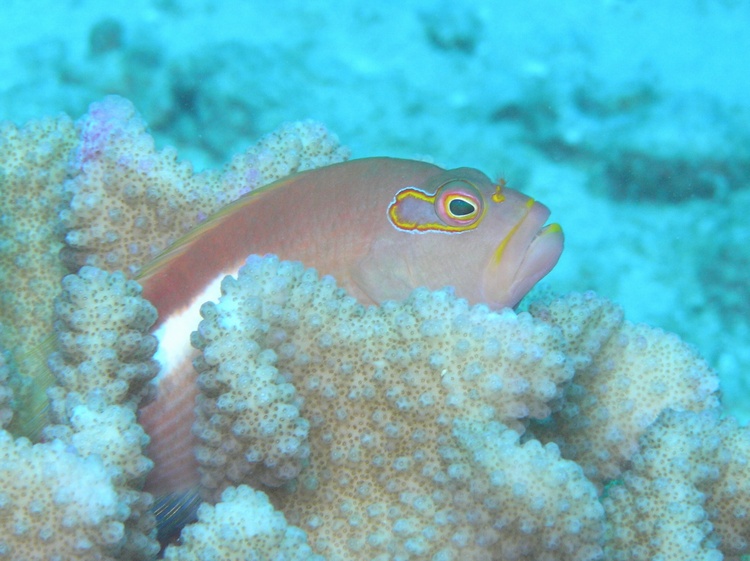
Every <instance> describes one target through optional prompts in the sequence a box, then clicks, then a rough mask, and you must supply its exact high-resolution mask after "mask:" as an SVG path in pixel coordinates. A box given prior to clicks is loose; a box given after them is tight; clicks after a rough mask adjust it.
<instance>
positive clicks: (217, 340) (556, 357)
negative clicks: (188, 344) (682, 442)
mask: <svg viewBox="0 0 750 561" xmlns="http://www.w3.org/2000/svg"><path fill="white" fill-rule="evenodd" d="M222 292H223V296H222V298H221V300H220V301H219V303H218V304H216V305H213V304H207V305H205V306H204V307H203V309H202V313H203V315H204V317H205V319H204V321H203V322H202V323H201V326H200V328H199V330H198V333H197V336H196V337H195V340H194V342H195V344H197V346H198V347H200V348H201V349H202V350H203V357H202V359H199V361H198V362H197V363H196V366H197V369H198V371H199V372H200V375H199V385H200V386H201V388H202V391H203V396H204V397H203V399H202V400H201V401H199V405H198V421H197V423H196V427H195V432H196V434H197V435H198V437H199V438H200V439H201V441H202V446H200V447H199V449H198V458H199V460H200V461H201V462H202V463H203V466H204V477H203V483H204V485H205V486H206V487H208V488H209V489H213V488H217V487H218V488H219V489H220V488H222V487H223V486H225V485H226V484H227V483H233V484H236V483H240V482H244V481H250V482H255V484H256V485H257V484H258V483H259V482H260V483H263V484H265V485H267V487H266V488H267V490H268V492H269V493H271V495H272V498H273V500H274V502H275V503H276V504H278V505H279V506H280V508H281V509H282V511H283V512H284V513H285V514H286V516H287V517H288V519H289V520H290V521H291V522H292V523H294V524H297V525H299V526H300V527H301V528H302V529H304V530H305V531H306V532H308V535H309V537H310V540H311V544H312V545H313V548H314V550H315V551H317V552H319V553H321V554H323V555H325V556H326V557H327V558H328V559H331V560H333V559H342V560H343V559H353V558H376V557H378V556H385V557H393V558H404V559H406V558H412V557H414V558H431V557H432V556H437V557H438V558H441V559H443V558H444V559H458V558H471V559H491V558H493V556H498V555H499V556H505V558H509V559H511V558H513V559H552V558H556V559H567V558H570V559H585V558H595V557H596V552H597V551H598V545H597V544H598V543H599V536H600V532H601V524H602V517H601V515H602V513H601V509H600V507H599V504H598V501H597V499H596V492H595V489H594V487H593V486H592V485H591V484H590V483H589V482H588V481H586V480H585V478H584V477H583V474H582V472H581V471H580V468H579V467H578V466H576V465H575V464H572V463H570V462H566V461H564V460H561V459H560V458H559V454H558V452H557V451H556V447H555V446H554V445H553V446H551V447H548V448H547V449H542V448H541V446H540V445H539V443H538V442H532V443H527V444H525V445H524V446H519V444H518V439H519V435H518V433H517V432H515V431H513V430H510V429H508V428H507V427H505V426H503V424H506V425H511V426H513V427H514V428H515V429H516V430H518V431H522V430H523V427H524V423H523V420H524V419H527V418H528V417H536V418H543V417H546V416H547V415H548V414H549V413H550V410H549V407H548V406H547V402H548V401H550V400H553V399H554V398H556V397H559V396H560V394H561V385H562V384H565V383H566V382H568V381H569V379H570V378H571V376H572V374H573V369H572V368H571V366H570V364H568V362H567V360H566V358H565V356H564V355H563V354H562V353H561V352H560V349H561V348H562V346H563V340H562V339H561V336H560V332H559V330H558V329H556V328H553V327H551V326H549V325H547V324H545V323H543V322H541V321H538V320H534V319H533V318H532V317H531V316H530V315H528V314H515V313H513V312H512V311H510V310H506V311H505V312H502V313H499V314H498V313H493V312H490V311H489V310H488V309H487V308H486V307H482V306H478V307H469V306H468V305H467V303H466V301H464V300H460V299H457V298H455V297H454V296H452V295H451V294H450V293H448V292H445V291H443V292H428V291H425V290H418V291H416V292H415V293H413V294H412V296H411V297H409V298H408V299H407V300H405V301H404V302H402V303H398V304H397V303H395V302H394V303H390V304H385V305H383V306H381V307H372V308H365V307H363V306H362V305H360V304H358V303H357V302H356V301H355V300H354V299H353V298H351V297H350V296H348V295H347V294H346V293H344V292H343V291H341V290H340V289H338V288H337V287H336V285H335V282H334V281H333V279H331V278H325V279H323V280H318V278H317V275H316V274H315V272H314V271H312V270H307V271H306V270H305V269H304V268H303V267H302V266H301V265H300V264H291V263H279V262H278V261H277V260H275V259H273V258H265V259H261V258H251V259H250V260H249V262H248V265H247V266H246V267H245V268H243V269H242V270H241V271H240V275H239V277H238V279H237V280H235V279H232V278H227V279H225V281H224V283H223V285H222ZM308 428H309V433H308ZM248 460H249V461H248ZM520 466H526V467H520ZM290 480H291V481H290ZM284 481H290V482H289V483H288V484H286V485H284V486H282V487H281V488H279V489H273V486H278V485H280V484H281V483H283V482H284ZM530 534H534V535H535V539H534V540H533V543H532V542H531V541H530V540H529V539H528V536H529V535H530ZM584 552H586V553H584Z"/></svg>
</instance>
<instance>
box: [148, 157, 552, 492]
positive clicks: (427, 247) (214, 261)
mask: <svg viewBox="0 0 750 561" xmlns="http://www.w3.org/2000/svg"><path fill="white" fill-rule="evenodd" d="M549 214H550V212H549V210H548V209H547V207H545V206H544V205H542V204H540V203H538V202H536V201H534V199H531V198H529V197H527V196H526V195H523V194H522V193H520V192H518V191H515V190H513V189H510V188H508V187H507V186H506V185H505V182H504V181H503V180H500V181H494V182H493V181H491V180H490V179H489V178H488V177H487V176H486V175H485V174H483V173H482V172H480V171H479V170H476V169H472V168H458V169H452V170H445V169H442V168H440V167H437V166H435V165H432V164H429V163H425V162H420V161H412V160H403V159H394V158H365V159H360V160H351V161H348V162H344V163H340V164H334V165H331V166H327V167H322V168H318V169H314V170H311V171H305V172H301V173H297V174H294V175H292V176H290V177H287V178H285V179H282V180H280V181H276V182H274V183H272V184H270V185H268V186H266V187H263V188H260V189H257V190H255V191H252V192H250V193H248V194H247V195H245V196H243V197H242V198H240V199H238V200H237V201H235V202H234V203H232V204H230V205H228V206H227V207H225V208H224V209H222V210H221V211H219V212H218V213H217V214H216V215H214V216H212V217H211V218H209V219H208V220H206V221H205V222H204V223H203V224H201V225H200V226H199V227H197V228H196V229H195V230H193V231H192V232H190V233H188V234H187V235H186V236H185V237H184V238H182V239H181V240H178V241H177V242H176V243H175V244H174V245H173V246H172V247H171V248H170V249H168V250H167V251H165V252H164V253H163V254H162V255H161V256H160V257H158V258H157V259H156V260H155V261H154V262H152V263H151V264H149V265H148V266H146V267H145V268H144V269H143V270H142V272H141V273H140V275H139V276H138V280H139V282H140V283H141V285H142V286H143V296H144V297H145V298H147V299H148V300H150V301H151V303H152V304H153V305H154V306H155V307H156V309H157V311H158V320H157V324H156V328H155V331H154V334H155V335H156V337H157V338H158V340H159V350H158V351H157V354H156V357H155V358H156V359H157V360H158V361H159V362H160V365H161V371H160V373H159V374H158V376H157V377H156V380H155V382H156V385H157V391H156V398H155V400H154V401H153V402H151V403H150V404H148V405H147V406H145V407H144V408H142V409H141V411H140V414H139V420H140V422H141V424H142V425H143V426H144V428H145V430H146V432H147V433H148V434H149V435H150V437H151V443H150V445H149V448H148V454H149V456H150V457H151V459H152V460H153V461H154V469H153V471H152V472H151V473H150V475H149V477H148V479H147V482H146V489H147V490H148V491H150V492H152V493H154V494H156V495H165V494H168V493H176V492H182V491H185V490H187V489H190V488H192V487H194V486H195V485H196V484H197V482H198V470H197V464H196V460H195V457H194V455H193V445H194V444H195V442H194V437H193V435H192V433H191V428H192V424H193V420H194V411H193V409H194V404H195V397H196V394H197V391H198V390H197V385H196V374H195V371H194V370H193V368H192V360H193V358H194V357H195V355H196V351H195V350H194V349H192V347H191V346H190V333H191V331H193V330H194V329H196V328H197V326H198V323H199V322H200V319H201V318H200V313H199V309H200V306H201V304H202V303H204V302H207V301H209V300H217V299H218V297H219V296H220V295H221V291H220V284H221V280H222V279H223V278H224V277H225V276H226V275H229V274H236V273H237V271H238V270H239V268H240V267H241V266H242V265H243V263H244V262H245V260H246V259H247V256H248V255H249V254H261V255H263V254H275V255H277V256H278V257H279V258H280V259H282V260H294V261H301V262H302V263H303V264H304V265H305V266H307V267H314V268H316V269H317V271H318V272H319V273H320V274H321V275H331V276H333V277H334V278H335V279H336V281H337V283H338V285H339V286H340V287H342V288H344V289H345V290H346V291H348V292H349V294H351V295H352V296H354V297H355V298H356V299H357V300H359V301H360V302H361V303H363V304H377V303H380V302H383V301H385V300H393V299H403V298H405V297H407V296H408V295H409V293H410V292H411V291H412V290H413V289H415V288H417V287H427V288H430V289H439V288H443V287H445V286H450V287H452V288H453V290H454V291H455V293H456V295H457V296H459V297H462V298H465V299H467V300H468V301H469V302H470V303H484V304H486V305H488V306H490V307H491V308H495V309H500V308H503V307H508V306H509V307H512V306H515V305H516V304H517V303H518V302H519V301H520V300H521V298H522V297H523V296H524V295H525V294H526V293H527V292H528V291H529V290H530V289H531V288H532V287H533V286H534V284H536V283H537V282H538V281H539V280H540V279H541V278H542V277H544V276H545V275H546V274H547V273H548V272H549V271H550V270H551V269H552V268H553V267H554V265H555V264H556V263H557V261H558V259H559V257H560V254H561V252H562V248H563V234H562V230H561V228H560V226H559V225H557V224H549V225H546V226H545V222H546V220H547V218H548V217H549Z"/></svg>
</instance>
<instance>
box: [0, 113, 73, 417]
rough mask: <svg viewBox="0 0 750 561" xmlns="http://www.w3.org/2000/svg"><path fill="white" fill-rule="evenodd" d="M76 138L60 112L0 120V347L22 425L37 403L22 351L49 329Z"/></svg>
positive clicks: (59, 273)
mask: <svg viewBox="0 0 750 561" xmlns="http://www.w3.org/2000/svg"><path fill="white" fill-rule="evenodd" d="M76 142H77V139H76V133H75V127H74V125H73V121H72V120H71V119H70V118H69V117H67V116H64V115H63V116H60V117H57V118H50V119H43V120H39V121H32V122H30V123H28V124H27V125H26V126H24V127H23V128H20V129H19V128H17V127H16V126H14V125H13V124H11V123H7V122H4V123H0V194H2V196H0V215H1V216H2V220H0V348H2V349H7V350H8V351H9V353H8V354H7V356H6V360H7V363H8V367H9V370H8V375H9V381H10V384H11V385H12V386H13V388H14V389H15V392H16V399H18V400H21V401H22V402H24V403H25V407H24V409H23V410H22V411H19V413H18V414H17V415H16V416H15V419H14V425H15V426H18V425H21V426H23V425H24V424H26V423H27V422H28V418H29V417H30V416H32V417H33V415H34V414H35V412H36V411H38V410H39V408H40V407H42V405H43V401H44V399H43V395H39V394H34V392H33V391H32V390H31V388H30V384H29V382H30V379H29V378H28V376H27V373H28V372H29V371H31V370H33V368H34V366H33V360H32V359H33V358H36V357H28V356H26V352H24V351H28V350H29V346H30V345H34V344H36V343H37V342H38V341H40V340H41V339H42V338H43V337H44V335H46V334H47V333H49V328H50V325H51V323H52V307H51V306H50V302H51V301H52V298H53V297H54V296H55V294H57V291H58V284H59V282H60V279H61V278H62V276H63V275H64V274H65V272H66V271H65V268H64V267H63V265H62V263H60V260H59V259H58V253H59V251H60V249H61V248H62V241H61V239H60V231H59V221H58V219H57V215H58V213H59V212H60V210H61V208H62V207H63V205H64V197H63V192H62V184H63V181H64V179H65V176H66V166H67V162H68V155H69V153H70V152H71V150H72V149H73V147H74V146H75V145H76ZM27 412H28V413H27Z"/></svg>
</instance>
